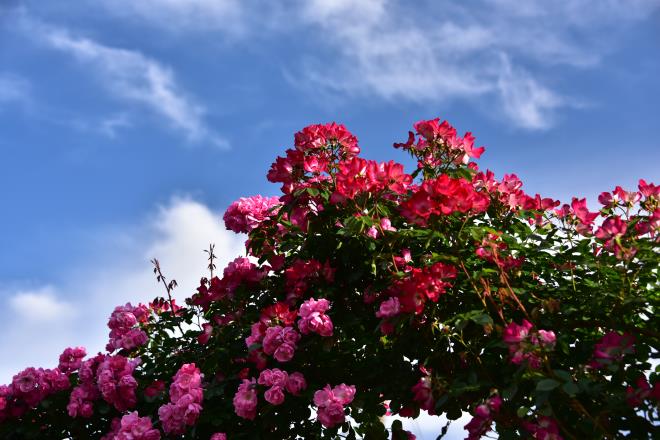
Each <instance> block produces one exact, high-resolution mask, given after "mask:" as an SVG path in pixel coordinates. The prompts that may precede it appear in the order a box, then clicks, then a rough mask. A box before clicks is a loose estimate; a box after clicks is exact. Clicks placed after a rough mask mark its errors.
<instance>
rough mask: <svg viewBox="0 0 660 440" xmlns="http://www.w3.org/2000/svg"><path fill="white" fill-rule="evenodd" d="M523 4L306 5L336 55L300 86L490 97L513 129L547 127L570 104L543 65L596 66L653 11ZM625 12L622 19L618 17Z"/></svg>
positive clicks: (422, 96) (390, 96) (436, 97)
mask: <svg viewBox="0 0 660 440" xmlns="http://www.w3.org/2000/svg"><path fill="white" fill-rule="evenodd" d="M524 3H525V4H524V5H521V4H520V2H513V1H511V0H498V1H494V2H482V5H481V7H467V6H462V5H461V4H460V3H455V2H435V3H433V4H425V5H424V7H423V8H422V7H420V8H419V10H415V9H414V8H411V5H410V3H404V2H400V1H399V2H397V1H389V0H373V1H370V2H367V3H361V2H350V1H346V0H342V1H340V2H333V1H330V0H315V1H312V2H308V3H306V8H305V9H304V13H303V17H304V18H305V19H306V20H307V21H308V22H309V23H311V24H312V25H313V26H315V27H317V28H319V29H320V30H321V32H322V35H323V37H324V41H326V42H327V43H328V44H330V45H331V46H333V47H334V49H335V51H336V52H337V53H338V54H339V55H340V56H339V57H337V58H336V59H335V60H334V61H333V59H332V57H330V56H325V57H324V60H323V62H322V63H318V64H314V63H309V62H308V63H307V69H306V79H307V81H308V82H309V83H310V84H312V85H313V88H314V87H318V86H321V87H324V88H327V89H330V90H332V91H334V92H343V93H347V94H352V95H369V94H371V95H377V96H381V97H382V98H384V99H387V100H412V101H416V102H426V103H442V102H447V101H449V100H452V99H464V100H465V99H467V100H470V101H473V102H477V103H478V105H479V106H480V107H484V103H483V100H486V101H487V102H488V104H487V105H486V107H488V108H496V107H502V108H503V110H504V111H503V112H493V113H497V114H503V115H505V116H506V117H507V118H508V119H509V120H510V121H511V122H512V123H514V124H515V125H517V126H519V127H522V128H527V129H545V128H548V127H550V126H551V125H552V123H553V120H554V118H553V116H554V113H555V112H554V111H555V110H556V109H558V108H560V107H566V106H574V105H575V104H574V102H573V100H572V99H568V98H566V97H563V96H562V95H561V93H559V92H557V91H556V90H553V89H551V88H550V86H548V85H547V84H546V82H545V81H544V78H543V77H542V75H541V74H540V72H542V71H543V70H544V66H547V65H553V64H563V65H568V66H571V67H573V68H575V67H579V68H585V67H589V66H594V65H596V64H598V63H599V61H600V59H601V57H602V56H603V55H604V54H605V53H606V49H605V48H604V47H603V46H604V45H603V43H602V41H600V40H603V41H606V40H607V39H606V38H601V37H602V32H603V30H604V29H606V30H609V29H610V27H614V26H616V27H617V28H621V27H625V25H626V24H627V22H629V21H632V20H638V19H642V18H644V17H645V14H648V13H650V12H652V11H653V9H655V8H657V7H658V5H659V2H658V1H644V0H640V1H637V2H634V3H633V4H631V6H630V8H631V9H632V10H629V9H628V6H627V5H624V4H623V2H621V1H614V0H611V1H608V2H605V3H607V5H603V4H602V2H597V1H593V0H592V1H587V0H584V1H577V2H557V3H550V4H549V3H548V2H540V1H539V2H524ZM365 5H367V6H365ZM562 5H563V6H562ZM617 5H618V6H619V7H616V6H617ZM434 6H435V7H434ZM624 6H625V7H624ZM621 9H624V10H626V12H625V13H623V14H622V15H619V13H618V12H617V11H619V10H621ZM615 19H616V22H615ZM523 65H525V66H529V67H523ZM328 72H331V73H328ZM533 72H535V73H533ZM475 98H478V99H475Z"/></svg>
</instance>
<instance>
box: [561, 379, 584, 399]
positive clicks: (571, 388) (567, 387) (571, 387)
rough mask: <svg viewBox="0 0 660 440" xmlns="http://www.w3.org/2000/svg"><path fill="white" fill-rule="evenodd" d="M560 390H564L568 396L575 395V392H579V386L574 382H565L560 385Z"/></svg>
mask: <svg viewBox="0 0 660 440" xmlns="http://www.w3.org/2000/svg"><path fill="white" fill-rule="evenodd" d="M561 388H562V390H564V391H565V392H566V394H568V395H569V396H571V397H572V396H575V395H576V394H577V393H579V392H580V387H578V386H577V385H576V384H574V383H573V382H566V383H565V384H564V385H562V386H561Z"/></svg>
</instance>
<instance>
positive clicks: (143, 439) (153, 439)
mask: <svg viewBox="0 0 660 440" xmlns="http://www.w3.org/2000/svg"><path fill="white" fill-rule="evenodd" d="M101 440H160V431H158V429H156V428H154V427H153V425H152V424H151V419H150V418H149V417H140V416H139V415H138V413H137V411H133V412H131V413H128V414H125V415H124V416H123V417H122V418H121V420H119V419H114V420H113V421H112V426H111V431H110V432H109V433H108V434H106V435H104V436H103V437H101Z"/></svg>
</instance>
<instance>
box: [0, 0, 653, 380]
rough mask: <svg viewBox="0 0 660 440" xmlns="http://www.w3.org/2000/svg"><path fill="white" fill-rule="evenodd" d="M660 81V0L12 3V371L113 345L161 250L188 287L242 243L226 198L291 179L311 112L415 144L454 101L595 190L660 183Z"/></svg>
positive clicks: (6, 192)
mask: <svg viewBox="0 0 660 440" xmlns="http://www.w3.org/2000/svg"><path fill="white" fill-rule="evenodd" d="M658 78H660V1H658V0H564V1H555V2H546V1H541V0H538V1H532V0H530V1H524V2H520V1H514V0H490V1H486V0H483V1H482V0H479V1H478V0H465V1H460V2H457V1H440V0H438V1H431V0H429V1H404V0H363V1H355V2H353V1H348V0H335V1H332V0H309V1H302V0H285V1H281V2H271V1H266V0H242V1H241V0H142V1H139V2H136V1H133V0H79V1H77V2H70V1H63V0H62V1H58V0H51V1H48V2H43V1H39V0H25V1H20V0H0V152H1V153H2V156H1V158H0V203H1V206H2V212H3V214H4V215H2V217H1V218H0V231H2V232H0V302H2V303H3V307H0V319H1V321H0V322H3V327H6V330H5V331H4V332H3V334H2V335H0V350H1V352H2V353H4V355H3V361H2V363H1V364H0V382H1V381H6V380H8V379H9V378H10V377H11V375H12V374H13V372H15V371H16V370H18V369H20V368H21V367H22V366H26V365H28V364H30V363H35V364H40V365H43V366H50V365H51V364H53V362H55V359H56V355H57V354H58V353H59V352H60V351H61V349H63V348H64V347H65V346H67V345H79V344H86V345H89V346H91V347H95V348H101V346H102V345H103V340H104V338H105V336H106V329H105V327H104V324H105V319H106V317H107V315H108V314H109V312H110V310H111V308H112V307H113V306H114V305H115V304H118V303H121V302H122V301H123V302H125V301H128V300H132V301H135V300H143V301H144V300H147V299H149V298H151V297H153V296H155V295H156V294H158V293H159V292H158V291H157V289H156V285H155V283H154V282H153V280H152V279H151V273H150V267H149V263H148V260H149V258H151V257H154V256H156V257H159V258H160V259H161V260H163V264H164V267H165V269H166V271H167V272H168V273H169V274H171V276H174V277H176V278H177V279H178V280H179V281H180V283H181V286H182V287H181V289H180V292H179V295H181V296H183V295H185V294H188V293H190V289H192V287H193V285H194V283H195V280H197V279H198V278H199V276H200V275H202V274H203V267H204V263H203V258H204V256H203V254H201V252H199V250H200V249H202V248H204V247H205V245H206V244H207V243H208V242H211V241H213V242H215V243H216V244H218V246H219V248H220V249H221V250H222V255H223V258H224V259H225V260H228V259H230V258H233V257H234V256H235V255H237V254H238V253H239V252H240V251H241V239H240V238H235V237H232V236H231V235H229V234H228V233H227V232H226V231H224V230H223V226H222V224H221V223H220V217H221V213H222V212H223V210H224V208H225V207H226V206H227V205H228V204H229V203H231V201H233V200H234V199H236V198H238V197H240V196H244V195H252V194H257V193H261V194H268V195H273V194H276V192H277V187H276V186H275V185H272V184H269V183H268V182H267V181H266V179H265V173H266V171H267V169H268V167H269V165H270V163H271V162H272V161H273V159H274V157H275V156H276V155H278V154H280V153H281V152H282V151H283V150H284V149H285V148H286V147H288V146H290V145H291V143H292V139H293V133H294V132H295V131H297V130H299V129H300V128H302V127H304V126H305V125H308V124H310V123H317V122H326V121H337V122H342V123H344V124H346V125H347V127H348V128H349V129H350V130H351V131H353V132H354V133H355V134H356V136H357V137H358V139H359V140H360V144H361V147H362V149H363V152H364V155H365V156H366V157H369V158H374V159H380V160H384V159H390V158H395V159H398V160H403V161H405V158H404V157H403V156H402V155H401V153H400V152H399V151H396V150H393V149H392V147H391V145H392V142H394V141H401V140H405V139H406V134H407V131H408V129H409V128H410V126H411V124H412V123H413V122H415V121H417V120H419V119H428V118H432V117H436V116H438V117H441V118H443V119H448V120H449V121H450V122H452V123H453V124H454V125H455V126H456V127H457V128H458V130H459V131H468V130H469V131H472V132H473V133H474V134H475V135H476V137H477V141H478V143H479V145H485V146H486V153H485V154H484V156H483V158H482V160H481V161H480V164H481V166H482V167H488V168H490V169H492V170H494V171H495V172H496V174H497V175H498V176H500V177H501V176H502V175H503V174H504V173H509V172H515V173H517V174H518V175H519V176H520V177H521V178H523V180H524V182H525V187H526V188H527V190H528V191H529V192H532V193H534V192H540V193H541V194H543V195H548V196H553V197H556V198H561V199H562V200H568V199H570V197H571V196H572V195H584V196H588V197H590V200H592V201H594V200H595V196H596V195H597V194H598V193H599V192H600V191H603V190H609V189H611V188H613V187H614V186H615V185H617V184H621V185H623V186H627V187H633V186H634V185H635V183H636V180H637V179H638V178H645V179H647V180H653V181H656V182H657V181H658V180H660V179H659V177H660V166H658V164H660V145H659V144H660V142H659V141H658V139H659V138H660V122H659V115H660V81H659V80H658ZM592 206H594V205H593V204H592ZM26 347H29V348H28V349H26ZM7 358H9V359H8V360H7Z"/></svg>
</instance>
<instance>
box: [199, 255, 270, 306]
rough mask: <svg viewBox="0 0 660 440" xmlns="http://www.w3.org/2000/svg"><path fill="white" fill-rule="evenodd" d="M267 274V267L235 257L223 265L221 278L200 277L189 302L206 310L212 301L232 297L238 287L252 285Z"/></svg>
mask: <svg viewBox="0 0 660 440" xmlns="http://www.w3.org/2000/svg"><path fill="white" fill-rule="evenodd" d="M267 274H268V267H262V268H259V267H257V265H256V264H254V263H252V262H251V261H250V260H249V259H248V258H244V257H238V258H235V259H234V260H233V261H230V262H229V264H228V265H227V267H225V269H224V271H223V274H222V275H223V276H222V278H218V277H213V278H212V279H211V280H210V281H209V280H207V279H206V278H202V280H201V282H200V285H199V287H198V288H197V293H196V294H194V295H193V296H192V298H191V303H192V304H194V305H197V306H200V307H202V308H203V309H204V310H207V309H208V307H209V305H210V304H211V303H212V302H215V301H220V300H223V299H225V298H231V297H233V296H234V293H235V292H236V289H237V288H238V287H240V286H253V285H255V284H257V283H259V281H261V280H262V279H263V278H264V277H265V276H266V275H267Z"/></svg>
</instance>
